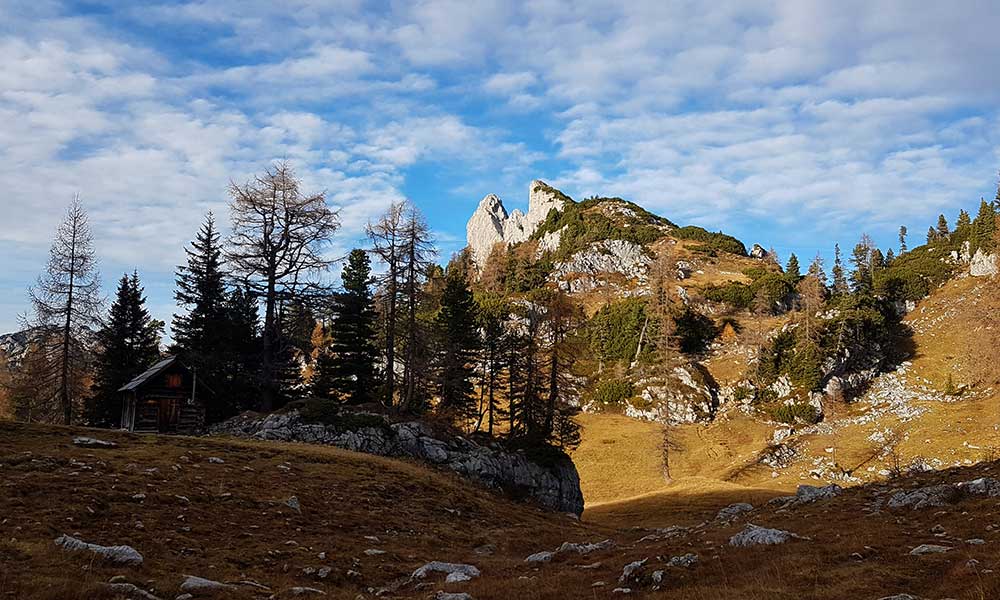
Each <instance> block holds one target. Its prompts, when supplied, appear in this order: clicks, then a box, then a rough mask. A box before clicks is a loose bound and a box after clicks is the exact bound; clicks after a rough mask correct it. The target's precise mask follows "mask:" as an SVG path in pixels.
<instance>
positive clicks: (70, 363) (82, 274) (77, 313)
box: [23, 196, 102, 425]
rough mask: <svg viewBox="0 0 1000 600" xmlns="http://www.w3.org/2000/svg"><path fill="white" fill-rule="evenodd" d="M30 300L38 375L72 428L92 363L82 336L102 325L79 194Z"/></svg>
mask: <svg viewBox="0 0 1000 600" xmlns="http://www.w3.org/2000/svg"><path fill="white" fill-rule="evenodd" d="M28 297H29V298H30V300H31V306H32V310H33V314H32V315H31V316H25V317H24V318H23V321H24V323H25V325H26V326H27V327H29V328H31V329H32V330H33V332H34V334H35V343H36V344H37V348H38V352H39V353H40V355H39V357H38V360H39V362H40V364H42V365H44V368H42V369H39V370H38V372H39V375H40V376H43V377H45V379H46V380H48V381H51V383H52V385H51V387H49V388H48V389H52V390H53V395H54V396H55V398H57V399H58V403H59V407H60V408H61V409H62V418H63V422H64V423H65V424H67V425H69V424H70V423H71V422H72V420H73V407H74V405H75V404H79V401H80V398H78V397H77V396H78V395H79V394H81V393H82V387H81V386H77V385H74V383H73V382H74V380H76V379H78V378H79V377H80V375H81V373H82V372H83V371H84V370H85V369H86V361H87V356H86V352H85V351H84V350H83V347H82V343H81V340H80V335H81V334H85V332H86V331H87V330H88V329H89V328H90V327H92V326H94V325H96V324H97V323H98V322H99V320H100V309H101V304H102V301H101V297H100V276H99V274H98V272H97V259H96V258H95V256H94V245H93V237H92V236H91V233H90V225H89V224H88V222H87V213H86V211H84V209H83V205H82V204H81V203H80V198H79V196H78V197H76V198H74V199H73V201H72V202H70V205H69V209H68V210H67V212H66V218H65V219H64V220H63V222H62V224H61V225H59V228H58V229H57V230H56V237H55V239H54V240H53V242H52V248H51V249H50V250H49V262H48V265H47V266H46V268H45V273H43V274H42V275H41V276H40V277H39V278H38V281H37V282H36V283H35V285H34V286H32V287H30V288H28ZM36 383H37V382H36Z"/></svg>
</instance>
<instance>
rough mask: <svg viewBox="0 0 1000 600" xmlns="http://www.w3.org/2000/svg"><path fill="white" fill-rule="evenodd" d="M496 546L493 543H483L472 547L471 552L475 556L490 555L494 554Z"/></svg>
mask: <svg viewBox="0 0 1000 600" xmlns="http://www.w3.org/2000/svg"><path fill="white" fill-rule="evenodd" d="M496 552H497V547H496V546H494V545H493V544H483V545H482V546H477V547H476V548H475V549H473V551H472V553H473V554H475V555H477V556H492V555H494V554H496Z"/></svg>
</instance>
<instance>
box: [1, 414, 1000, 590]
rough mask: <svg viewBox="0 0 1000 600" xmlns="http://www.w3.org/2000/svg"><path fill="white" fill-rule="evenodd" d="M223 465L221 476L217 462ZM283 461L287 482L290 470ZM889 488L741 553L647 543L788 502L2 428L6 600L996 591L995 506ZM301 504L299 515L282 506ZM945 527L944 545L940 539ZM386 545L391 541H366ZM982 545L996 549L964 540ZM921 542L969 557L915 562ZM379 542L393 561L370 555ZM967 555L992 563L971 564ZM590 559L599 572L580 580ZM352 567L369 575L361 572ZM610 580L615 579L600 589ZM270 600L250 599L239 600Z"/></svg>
mask: <svg viewBox="0 0 1000 600" xmlns="http://www.w3.org/2000/svg"><path fill="white" fill-rule="evenodd" d="M80 433H89V434H91V435H98V436H100V437H102V438H106V439H112V440H114V441H117V442H119V443H120V447H119V448H117V449H113V450H90V449H83V448H77V447H74V446H73V445H72V444H71V442H70V440H71V437H72V436H73V435H75V434H80ZM209 457H219V458H222V459H223V460H224V461H225V463H224V464H213V463H210V462H208V458H209ZM282 464H287V466H288V467H289V469H290V470H289V471H287V472H286V471H284V470H283V469H280V468H279V466H280V465H282ZM147 469H156V470H155V471H151V472H150V471H147ZM997 470H1000V469H997V467H996V466H994V465H987V466H980V467H977V468H975V469H964V470H954V471H950V472H943V473H931V474H925V475H921V476H919V477H918V478H916V480H914V481H908V480H907V481H900V482H898V484H899V485H907V486H909V485H916V484H918V483H919V484H929V483H937V482H941V481H950V482H954V481H959V480H966V479H971V478H973V477H976V476H980V475H984V474H993V473H995V472H996V471H997ZM876 491H877V490H876V489H866V488H855V489H853V490H849V491H847V492H845V493H844V494H843V495H842V496H841V497H839V498H837V499H835V500H832V501H829V502H822V503H817V504H813V505H808V506H805V507H801V508H797V509H794V510H791V511H784V512H778V511H776V510H775V509H773V508H769V507H765V508H762V509H760V510H759V511H758V512H756V513H754V514H753V515H752V521H753V522H754V523H757V524H759V525H764V526H775V527H780V528H783V529H788V530H791V531H794V532H796V533H798V534H800V535H805V536H809V537H810V538H812V540H811V541H795V542H792V543H789V544H786V545H784V546H778V547H770V548H763V549H742V548H732V547H730V546H728V544H727V541H728V539H729V537H730V536H731V535H732V534H733V533H735V532H736V531H738V530H739V529H741V528H742V527H743V523H742V522H740V523H734V524H731V525H720V524H709V525H706V526H704V527H701V528H698V529H696V530H694V531H693V532H692V533H690V534H689V535H687V536H682V537H677V538H671V539H664V540H659V541H656V540H646V541H640V538H643V537H644V536H646V535H647V534H648V533H649V531H648V530H647V529H641V527H648V526H656V525H673V524H693V523H700V522H702V521H705V520H708V519H710V518H711V517H712V516H713V515H714V514H715V513H716V512H717V511H718V510H719V509H720V508H722V507H723V506H725V505H727V504H729V503H731V502H734V501H743V500H749V501H751V502H753V503H754V504H757V505H760V503H761V502H762V501H763V500H764V499H765V498H767V497H770V496H772V495H774V494H775V493H776V492H775V491H773V490H755V489H748V488H745V487H742V486H737V485H735V484H725V485H720V484H719V483H718V482H717V481H713V480H710V479H708V478H706V479H701V480H699V479H696V478H694V477H688V478H685V479H684V480H682V481H678V482H675V483H673V484H671V485H670V486H669V487H667V488H666V489H665V490H663V491H661V492H656V493H654V494H647V495H645V496H641V497H639V498H637V499H633V500H631V501H629V502H619V503H606V504H603V505H599V506H596V507H594V508H593V509H592V510H588V511H587V512H586V513H585V514H584V519H583V521H582V522H578V521H575V520H572V519H569V518H567V517H565V516H563V515H558V514H551V513H543V512H541V511H538V510H536V509H534V508H531V507H529V506H526V505H523V504H517V503H513V502H511V501H509V500H506V499H504V498H501V497H498V496H496V495H494V494H491V493H489V492H486V491H483V490H479V489H477V488H475V487H473V486H471V485H469V484H468V483H466V482H463V481H461V480H459V479H458V478H456V477H453V476H451V475H449V474H444V473H439V472H436V471H433V470H429V469H426V468H423V467H420V466H417V465H414V464H410V463H406V462H401V461H395V460H387V459H381V458H377V457H372V456H365V455H358V454H353V453H350V452H344V451H339V450H336V449H331V448H319V447H311V446H307V445H295V444H281V443H254V442H237V441H228V440H216V439H202V438H184V437H160V436H135V435H127V434H121V433H112V432H106V431H101V432H95V431H92V430H90V431H88V430H82V429H70V428H62V427H44V426H35V425H32V426H24V425H15V424H0V598H18V599H21V598H27V599H35V598H40V599H47V600H55V599H69V600H82V599H83V598H106V599H110V598H112V596H111V595H109V594H108V593H107V592H106V591H105V590H104V589H103V588H102V586H101V582H104V581H107V580H108V579H109V578H110V577H112V576H114V575H118V574H122V575H124V576H125V577H126V578H127V579H128V580H129V581H131V582H133V583H135V584H137V585H139V586H140V587H143V588H144V589H151V590H154V591H155V592H156V593H157V594H158V595H159V596H160V597H163V598H172V597H174V595H176V593H177V586H178V585H179V583H180V581H181V579H182V574H196V575H200V576H204V577H209V578H213V579H217V580H223V581H231V580H237V579H252V580H255V581H258V582H260V583H262V584H265V585H268V586H270V587H272V588H273V589H274V590H276V591H278V592H279V593H278V595H277V597H278V598H287V597H289V596H288V590H289V588H290V587H291V586H293V585H299V586H312V587H316V588H319V589H322V590H325V591H326V592H327V593H328V596H327V597H328V598H332V599H349V598H350V599H353V598H356V597H358V596H359V595H360V596H361V597H364V598H372V597H373V595H372V593H371V592H370V591H368V588H369V587H372V586H379V585H382V584H385V583H388V582H390V581H392V580H394V579H396V578H398V577H401V576H405V575H407V574H408V573H410V572H411V571H412V570H413V569H414V568H415V567H417V566H419V565H420V564H422V563H423V562H425V561H427V560H431V559H439V560H450V561H460V562H471V563H473V564H475V565H477V566H478V567H479V568H480V569H481V570H482V573H483V574H482V577H480V578H478V579H475V580H473V581H471V582H467V583H464V584H448V585H445V584H443V582H442V581H441V579H440V578H435V579H433V580H432V583H431V585H430V586H428V587H425V588H417V587H415V586H414V584H412V583H411V584H407V585H405V586H403V587H402V588H400V590H399V591H398V592H396V593H395V594H390V595H389V597H397V598H404V597H405V598H427V597H432V596H433V594H434V592H435V591H436V590H439V589H448V590H451V591H459V590H461V591H467V592H469V593H470V594H471V595H472V596H473V597H475V598H478V599H480V600H490V599H501V600H514V599H522V598H523V599H539V600H541V599H552V600H555V599H566V598H573V599H575V598H610V597H613V594H612V593H611V590H612V589H613V588H614V587H615V585H616V580H617V577H618V575H619V574H620V573H621V570H622V567H623V566H624V565H625V564H627V563H629V562H632V561H634V560H639V559H642V558H648V559H649V563H648V566H649V570H652V569H665V570H666V571H667V577H666V579H665V582H666V583H665V584H664V589H663V590H662V591H661V592H652V591H650V590H649V588H648V587H644V588H642V589H637V590H635V593H633V594H632V597H637V598H653V597H667V598H683V599H692V600H709V599H718V598H725V599H765V598H767V599H771V598H778V599H789V600H791V599H793V598H794V599H798V598H816V599H820V600H827V599H829V600H833V599H837V600H841V599H843V598H879V597H882V596H885V595H889V594H892V593H900V592H907V593H912V594H916V595H920V596H923V597H929V598H942V597H950V598H957V599H963V600H965V599H973V598H977V599H982V598H994V597H997V594H1000V582H998V579H997V575H996V571H997V570H998V569H1000V564H998V559H997V552H996V547H997V545H998V544H1000V529H987V525H988V524H994V523H997V524H1000V507H998V504H997V501H996V500H995V499H978V500H964V501H962V503H961V504H959V505H956V506H954V507H949V508H948V509H946V510H933V509H931V510H927V511H913V512H911V511H905V512H881V513H872V512H871V503H872V501H873V498H874V496H873V493H874V492H876ZM139 492H141V493H144V494H146V498H145V499H144V500H142V501H138V500H134V499H133V495H134V494H136V493H139ZM293 494H294V495H296V496H297V497H298V498H299V499H300V501H301V503H302V513H301V514H300V513H297V512H295V511H293V510H291V509H289V508H288V507H286V506H284V504H283V501H284V500H285V499H286V498H287V497H288V496H290V495H293ZM178 496H185V497H186V499H182V498H178ZM139 521H141V522H142V523H143V528H141V529H139V528H137V527H136V524H137V523H138V522H139ZM938 524H940V525H941V526H942V527H943V528H944V529H945V531H946V535H945V536H944V537H937V536H935V535H933V534H932V533H931V532H930V529H931V528H932V527H933V526H935V525H938ZM637 527H640V528H639V529H637ZM63 532H66V533H72V534H78V536H79V537H81V538H82V539H85V540H88V541H93V542H98V543H125V544H130V545H132V546H134V547H136V548H137V549H138V550H139V551H140V552H142V553H143V554H144V556H145V558H146V562H145V564H144V565H143V566H142V567H139V568H113V567H109V566H107V565H104V564H101V563H97V562H93V561H91V560H90V559H89V558H88V557H87V556H85V555H71V554H65V553H63V552H61V551H58V550H57V549H56V548H55V546H54V545H53V544H52V539H53V538H54V537H56V536H57V535H58V534H60V533H63ZM371 535H373V536H378V538H379V541H373V540H369V539H366V537H365V536H371ZM606 537H611V538H613V539H614V540H615V541H616V542H617V546H616V547H615V548H614V549H611V550H607V551H601V552H597V553H594V554H592V555H590V556H576V555H563V556H560V557H558V558H556V559H555V560H554V561H553V562H552V563H550V564H545V565H542V566H540V567H531V566H529V565H527V564H525V563H524V557H525V556H527V555H528V554H531V553H533V552H536V551H538V550H543V549H552V548H554V547H556V546H558V544H559V543H561V542H562V541H566V540H569V541H596V540H600V539H604V538H606ZM972 537H978V538H983V539H985V540H986V544H985V545H982V546H971V545H964V544H962V543H961V540H964V539H968V538H972ZM486 543H490V544H494V545H495V546H496V547H497V552H496V554H494V555H491V556H481V555H477V554H475V553H474V552H473V549H474V548H476V547H477V546H479V545H481V544H486ZM920 543H946V544H949V545H953V546H954V547H955V550H953V551H951V552H949V553H946V554H941V555H931V556H924V557H912V556H909V555H908V552H909V549H910V548H912V547H914V546H916V545H917V544H920ZM366 548H378V549H382V550H385V551H386V552H387V553H386V554H383V555H378V556H367V555H365V554H364V550H365V549H366ZM320 552H325V553H326V554H327V558H326V559H325V560H323V559H319V558H318V554H319V553H320ZM687 552H693V553H695V554H697V555H698V556H699V557H700V562H699V564H698V565H696V566H695V567H694V568H692V569H680V568H671V567H667V566H666V565H665V561H666V560H668V559H669V557H671V556H677V555H679V554H684V553H687ZM854 553H858V554H859V555H860V558H859V557H857V556H852V554H854ZM969 559H976V560H977V561H979V563H978V565H975V566H971V567H970V566H968V565H967V562H968V560H969ZM591 563H600V564H599V565H598V566H596V567H594V568H592V569H587V570H581V569H580V568H579V567H580V566H582V565H587V564H591ZM321 565H325V566H330V567H331V568H333V572H332V574H331V575H330V577H329V578H328V579H326V580H322V581H317V580H315V579H313V578H310V577H308V576H306V575H304V574H302V568H303V567H306V566H321ZM348 570H355V571H358V572H359V573H360V577H359V578H354V577H350V576H348V575H347V571H348ZM596 582H605V585H604V586H601V587H592V585H593V584H594V583H596ZM268 596H269V594H268V593H264V594H260V593H257V594H255V593H254V592H253V591H252V590H249V589H242V590H240V591H238V592H233V593H232V594H230V595H229V597H231V598H266V597H268Z"/></svg>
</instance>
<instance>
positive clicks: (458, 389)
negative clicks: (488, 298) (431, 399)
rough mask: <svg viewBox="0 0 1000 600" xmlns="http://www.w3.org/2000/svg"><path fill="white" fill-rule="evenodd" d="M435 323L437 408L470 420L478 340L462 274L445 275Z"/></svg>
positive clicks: (474, 317) (471, 307) (473, 312)
mask: <svg viewBox="0 0 1000 600" xmlns="http://www.w3.org/2000/svg"><path fill="white" fill-rule="evenodd" d="M434 322H435V325H436V329H437V333H438V336H437V337H438V347H437V353H436V361H435V362H436V367H437V368H436V373H437V380H438V387H439V393H440V398H441V404H440V407H441V409H442V410H444V411H446V412H448V413H450V414H452V415H454V416H456V417H458V418H460V419H469V418H471V417H473V416H474V414H475V404H474V397H473V393H472V392H473V385H472V380H473V378H474V377H475V363H476V356H477V353H478V351H479V349H480V346H481V340H480V338H479V328H478V327H477V314H476V303H475V301H474V300H473V297H472V292H471V291H469V287H468V284H467V283H466V280H465V278H464V277H462V275H461V273H455V272H452V273H449V274H448V276H447V278H446V283H445V287H444V293H443V294H442V295H441V310H440V311H439V312H438V314H437V317H436V318H435V320H434Z"/></svg>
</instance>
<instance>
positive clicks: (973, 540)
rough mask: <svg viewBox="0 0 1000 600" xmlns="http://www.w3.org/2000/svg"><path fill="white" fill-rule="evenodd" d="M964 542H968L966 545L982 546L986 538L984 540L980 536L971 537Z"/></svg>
mask: <svg viewBox="0 0 1000 600" xmlns="http://www.w3.org/2000/svg"><path fill="white" fill-rule="evenodd" d="M965 543H966V544H968V545H970V546H982V545H983V544H985V543H986V540H984V539H982V538H971V539H968V540H965Z"/></svg>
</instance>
